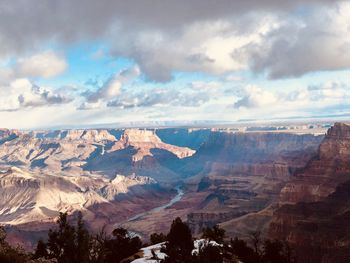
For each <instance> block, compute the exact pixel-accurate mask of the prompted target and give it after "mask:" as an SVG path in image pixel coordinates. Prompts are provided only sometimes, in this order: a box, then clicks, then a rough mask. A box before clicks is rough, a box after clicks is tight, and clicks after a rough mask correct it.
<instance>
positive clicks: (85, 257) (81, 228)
mask: <svg viewBox="0 0 350 263" xmlns="http://www.w3.org/2000/svg"><path fill="white" fill-rule="evenodd" d="M90 245H91V237H90V234H89V231H88V230H87V229H86V228H85V224H84V221H83V215H82V213H81V212H80V211H79V212H78V222H77V229H76V257H77V262H80V263H87V262H89V252H90Z"/></svg>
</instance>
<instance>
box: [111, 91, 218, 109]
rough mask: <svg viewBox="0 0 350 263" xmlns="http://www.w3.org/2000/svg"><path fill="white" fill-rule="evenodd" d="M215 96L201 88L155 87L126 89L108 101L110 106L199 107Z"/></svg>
mask: <svg viewBox="0 0 350 263" xmlns="http://www.w3.org/2000/svg"><path fill="white" fill-rule="evenodd" d="M211 99H215V96H213V95H212V93H211V92H207V91H204V90H202V91H199V90H187V89H182V90H177V89H174V88H153V89H151V90H143V91H137V92H127V91H125V92H124V93H123V94H121V96H119V97H117V98H116V99H114V100H111V101H109V102H108V103H107V106H108V107H118V108H122V109H125V108H150V107H158V106H165V107H199V106H201V105H203V104H205V103H206V102H208V101H210V100H211Z"/></svg>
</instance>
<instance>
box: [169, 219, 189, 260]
mask: <svg viewBox="0 0 350 263" xmlns="http://www.w3.org/2000/svg"><path fill="white" fill-rule="evenodd" d="M192 250H193V240H192V234H191V230H190V228H189V227H188V225H187V224H185V223H183V222H182V220H181V218H179V217H178V218H176V219H175V220H174V221H173V223H172V224H171V227H170V231H169V233H168V235H167V242H166V245H165V248H164V252H165V253H166V254H167V257H166V259H165V260H164V261H163V262H183V263H187V262H192V261H193V256H192Z"/></svg>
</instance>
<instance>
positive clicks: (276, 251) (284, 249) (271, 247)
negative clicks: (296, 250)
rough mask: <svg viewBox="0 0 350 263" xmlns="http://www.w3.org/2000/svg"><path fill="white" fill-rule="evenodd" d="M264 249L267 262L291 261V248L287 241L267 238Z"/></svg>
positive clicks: (280, 262) (284, 262)
mask: <svg viewBox="0 0 350 263" xmlns="http://www.w3.org/2000/svg"><path fill="white" fill-rule="evenodd" d="M263 247H264V250H263V255H262V258H263V262H264V263H265V262H266V263H291V262H293V260H292V256H291V249H290V247H289V245H288V243H286V242H281V241H279V240H272V241H271V240H265V241H264V246H263Z"/></svg>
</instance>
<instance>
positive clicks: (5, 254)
mask: <svg viewBox="0 0 350 263" xmlns="http://www.w3.org/2000/svg"><path fill="white" fill-rule="evenodd" d="M5 239H6V231H5V229H4V228H3V227H2V226H0V262H1V263H23V262H28V261H29V258H30V257H29V255H28V253H26V252H25V251H24V250H23V249H22V248H20V247H17V248H13V247H11V246H10V245H9V244H8V243H7V242H6V240H5Z"/></svg>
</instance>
